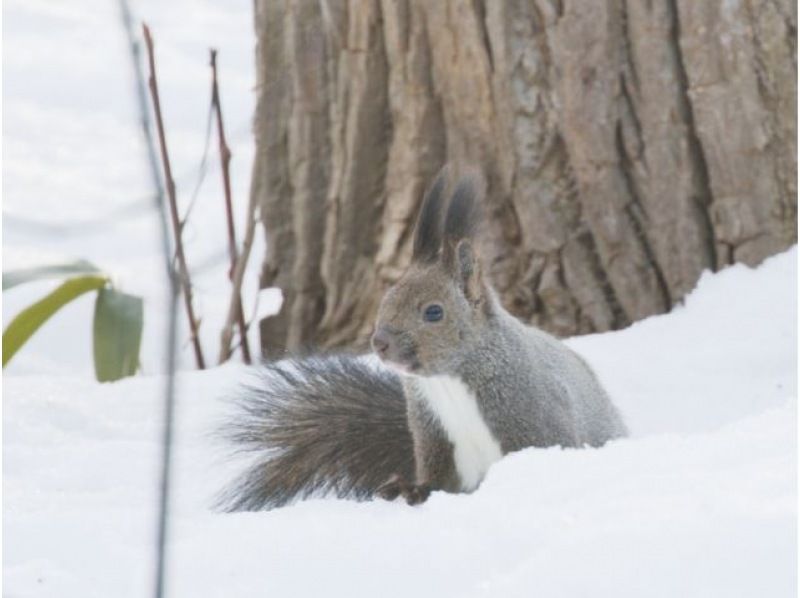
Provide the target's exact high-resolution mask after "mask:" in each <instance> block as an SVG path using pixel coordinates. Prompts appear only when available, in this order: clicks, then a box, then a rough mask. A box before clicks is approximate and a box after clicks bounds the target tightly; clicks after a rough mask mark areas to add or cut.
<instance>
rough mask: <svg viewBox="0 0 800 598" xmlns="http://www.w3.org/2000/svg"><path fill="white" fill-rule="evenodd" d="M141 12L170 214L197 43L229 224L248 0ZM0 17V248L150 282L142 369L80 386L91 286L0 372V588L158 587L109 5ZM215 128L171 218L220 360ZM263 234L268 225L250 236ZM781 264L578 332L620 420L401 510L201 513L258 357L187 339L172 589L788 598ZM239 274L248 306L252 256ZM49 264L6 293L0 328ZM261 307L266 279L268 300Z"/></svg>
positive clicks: (198, 128)
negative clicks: (164, 150)
mask: <svg viewBox="0 0 800 598" xmlns="http://www.w3.org/2000/svg"><path fill="white" fill-rule="evenodd" d="M132 4H133V9H134V11H135V12H136V14H137V16H139V17H143V18H145V19H146V20H147V21H148V22H149V24H150V26H151V29H152V31H153V34H154V36H155V39H156V50H157V53H158V68H159V80H160V84H161V92H162V102H163V106H164V111H165V118H166V121H167V133H168V143H169V146H170V151H171V154H172V160H173V170H174V172H175V173H176V179H177V184H178V192H179V202H180V204H181V206H182V208H183V209H185V207H186V205H187V204H188V201H189V198H190V196H191V193H192V191H193V190H194V188H195V185H196V182H197V167H198V164H199V162H200V157H201V155H202V151H203V141H204V135H205V127H206V116H207V112H206V110H207V106H208V103H207V102H208V83H209V82H208V76H209V73H208V67H207V60H208V57H207V49H208V46H212V45H213V46H216V47H217V48H218V49H219V51H220V54H219V68H220V79H221V85H222V87H221V93H222V103H223V108H224V110H225V116H226V124H227V130H228V137H229V143H230V145H231V146H232V150H233V156H234V157H233V161H232V182H233V188H234V203H235V211H236V214H237V215H238V217H239V222H237V225H238V230H239V232H240V236H241V232H242V230H243V222H242V221H241V219H242V215H243V213H244V208H245V205H246V201H247V194H248V187H249V171H250V164H251V161H252V157H253V140H252V135H251V133H250V119H251V114H252V110H253V106H254V93H253V88H254V85H255V77H254V67H253V57H254V48H253V46H254V40H253V34H252V2H251V0H235V1H230V2H225V3H220V2H213V1H212V0H171V1H170V2H160V1H158V0H141V1H138V2H132ZM3 17H4V18H5V23H4V27H3V34H4V50H5V52H4V58H3V83H4V90H3V100H4V103H5V104H4V112H3V127H4V131H3V133H4V134H3V157H4V161H3V175H4V180H3V268H4V269H9V268H12V267H18V266H23V265H30V264H32V263H39V262H42V261H50V260H56V259H59V260H60V259H65V258H85V259H88V260H90V261H92V262H94V263H96V264H97V265H99V266H100V267H102V268H104V269H106V270H108V271H109V272H111V273H112V275H113V276H114V278H115V280H116V281H117V283H118V284H119V285H120V287H121V288H122V289H123V290H125V291H128V292H132V293H136V294H139V295H141V296H143V297H144V298H145V319H146V321H145V330H144V338H143V348H142V355H143V362H144V375H141V376H137V377H135V378H132V379H128V380H125V381H122V382H119V383H114V384H105V385H101V384H98V383H96V382H94V381H93V380H92V366H91V358H90V357H91V335H90V331H91V327H90V318H91V312H92V300H91V297H89V296H87V297H84V298H83V299H81V300H80V301H78V302H76V303H75V304H74V305H70V306H68V307H67V308H65V309H64V310H63V311H62V312H60V313H59V314H58V315H56V316H55V317H54V318H53V319H52V320H51V321H50V322H48V323H47V324H46V325H45V326H44V327H43V328H42V329H41V330H40V331H38V332H37V334H36V335H35V336H34V338H33V339H32V340H31V342H30V344H29V345H27V346H26V347H24V348H23V349H22V350H21V351H20V352H19V354H18V355H16V356H15V358H14V360H13V361H12V362H11V363H10V365H9V367H7V368H6V369H5V370H4V377H3V391H4V392H3V399H2V405H3V411H4V417H3V468H4V474H3V475H4V478H3V481H4V484H3V489H4V495H5V496H4V498H5V500H4V501H3V516H4V529H3V540H4V548H5V551H4V553H3V565H4V568H5V571H4V595H8V596H14V597H40V596H58V597H59V598H62V597H66V598H69V597H73V596H74V597H81V598H84V597H92V596H98V597H108V596H115V597H116V596H119V597H126V596H143V595H148V594H149V593H150V592H151V591H152V582H153V568H152V562H153V549H154V545H155V529H156V515H155V505H156V490H157V475H158V456H159V440H160V433H161V428H160V421H161V419H160V418H161V392H162V387H163V384H164V380H163V378H162V377H160V376H159V375H158V372H159V368H160V363H161V344H162V331H163V326H164V317H163V305H164V303H163V301H164V283H163V276H162V274H161V256H160V254H159V245H158V239H157V237H156V235H155V231H156V230H157V229H156V221H155V218H154V215H153V213H152V211H151V210H150V209H149V208H148V207H147V205H148V204H147V202H148V201H149V200H148V196H149V194H150V193H151V189H150V188H149V184H148V181H149V178H148V175H147V170H146V168H145V165H146V163H145V160H144V153H143V146H142V141H141V135H140V132H139V130H138V124H137V118H138V114H137V108H136V104H135V102H134V95H133V92H132V87H131V86H132V79H131V72H130V66H129V60H130V58H129V56H128V54H127V48H126V46H125V38H124V35H123V33H122V30H121V27H120V21H119V15H118V12H117V5H116V3H115V2H108V1H102V0H83V1H82V2H80V3H58V2H51V1H49V0H6V1H5V2H4V3H3ZM211 143H212V146H211V153H210V162H209V171H208V174H207V176H206V180H205V182H204V184H203V186H202V188H201V191H200V194H199V196H198V201H197V205H196V208H195V211H194V215H193V217H192V219H191V221H190V224H189V225H188V228H187V231H186V232H187V252H188V255H189V262H190V265H191V267H192V269H193V272H194V281H195V298H196V304H197V308H198V312H199V313H200V314H201V315H202V317H203V326H202V329H201V335H202V340H203V343H204V346H205V347H206V351H207V353H208V356H209V357H211V358H213V356H214V355H215V354H216V343H217V337H218V333H219V327H220V325H221V322H222V318H223V315H224V313H225V310H226V307H227V298H228V283H227V280H226V270H227V264H226V258H225V246H226V245H225V243H226V241H225V236H224V230H223V224H222V222H223V221H222V214H223V212H222V210H223V207H222V203H221V198H222V195H221V181H220V177H219V169H218V167H217V165H216V155H215V145H214V144H215V140H214V139H213V138H212V141H211ZM112 219H113V220H114V222H113V224H109V222H110V220H112ZM263 243H264V240H263V238H262V237H261V236H260V234H259V237H258V238H257V246H256V247H255V248H254V255H255V256H261V255H263V251H264V245H263ZM796 263H797V249H796V248H794V249H792V250H790V251H789V252H787V253H785V254H782V255H780V256H777V257H775V258H772V259H769V260H767V261H766V262H765V263H764V264H763V265H762V266H761V267H759V268H758V269H756V270H751V269H749V268H746V267H744V266H734V267H731V268H728V269H726V270H724V271H722V272H719V273H716V274H713V275H712V274H707V275H705V276H704V277H703V279H702V280H701V281H700V283H699V286H698V289H697V290H696V292H694V293H692V294H691V295H690V296H689V297H688V299H687V300H686V302H685V305H683V306H680V307H677V308H676V309H675V310H674V311H673V312H672V313H671V314H669V315H665V316H659V317H654V318H650V319H647V320H645V321H643V322H639V323H637V324H635V325H633V326H631V327H630V328H628V329H626V330H623V331H620V332H615V333H608V334H601V335H594V336H588V337H582V338H575V339H571V340H570V341H569V343H570V345H571V346H572V347H574V348H575V349H576V350H577V351H578V352H580V353H581V354H582V355H584V356H585V357H586V359H587V360H588V361H589V362H590V363H591V364H592V365H593V366H594V367H595V368H596V370H597V373H598V375H599V376H600V378H601V380H602V381H603V383H604V384H605V385H606V386H607V388H608V390H609V391H610V393H611V395H612V396H613V397H614V399H615V401H616V402H617V404H618V405H619V406H620V408H621V410H622V412H623V414H624V416H625V418H626V420H627V422H628V424H629V426H630V428H631V431H632V436H631V437H630V438H628V439H624V440H620V441H616V442H614V443H611V444H610V445H608V446H606V447H604V448H602V449H597V450H594V449H592V450H561V449H557V448H553V449H549V450H527V451H523V452H520V453H518V454H514V455H510V456H508V457H506V458H504V459H502V460H501V461H500V462H498V463H496V464H494V465H493V466H492V467H491V468H490V470H489V472H488V475H487V477H486V480H485V482H484V483H483V484H482V486H481V487H480V488H479V489H478V490H477V491H476V492H474V493H473V494H470V495H447V494H442V493H434V494H433V495H432V496H431V498H430V500H429V501H428V502H427V503H425V504H423V505H421V506H418V507H413V508H412V507H408V506H406V505H404V504H401V503H399V502H397V503H385V502H369V503H354V502H348V501H340V500H333V499H316V500H313V501H307V502H304V503H300V504H297V505H294V506H291V507H287V508H284V509H280V510H276V511H272V512H265V513H240V514H219V513H216V512H214V511H213V510H212V509H211V508H210V505H211V504H212V502H213V498H214V496H215V494H216V492H217V491H218V490H219V489H220V488H222V487H223V485H224V484H225V482H226V481H228V480H230V479H231V478H232V477H233V476H234V475H235V474H236V473H237V472H238V470H239V467H240V466H241V463H240V462H238V461H237V460H236V459H233V458H231V457H230V456H229V454H228V450H227V449H228V447H226V446H224V445H223V444H221V443H220V441H219V440H218V438H217V437H216V436H215V435H214V430H215V429H216V427H217V426H218V425H219V423H220V422H221V421H222V420H223V418H224V417H225V416H226V414H227V413H228V412H227V407H226V403H225V401H224V398H225V397H226V396H229V395H230V393H231V392H233V391H234V389H235V387H236V385H237V384H239V383H240V382H241V381H243V380H244V379H246V378H247V376H248V370H247V369H246V368H245V367H243V366H242V365H240V364H235V363H234V364H230V365H227V366H225V367H221V368H215V369H212V370H208V371H205V372H192V371H189V370H190V369H191V367H192V361H191V348H190V347H189V346H188V345H184V346H183V347H182V367H183V368H184V371H182V373H181V374H180V376H179V391H180V395H179V401H178V405H177V417H178V429H177V431H176V455H175V469H174V472H175V479H174V491H175V493H174V496H173V502H172V511H171V513H172V518H171V528H170V538H171V543H170V547H169V555H170V569H169V579H168V582H169V583H168V590H169V595H170V596H237V597H238V596H264V595H267V596H311V595H314V596H317V595H324V596H327V597H331V598H334V597H337V596H347V597H348V598H352V597H353V596H361V595H376V596H389V597H391V596H407V595H409V594H410V595H414V596H531V595H536V596H559V597H563V596H567V597H569V596H605V595H614V596H621V597H625V596H637V597H638V596H643V595H646V596H665V597H667V596H669V597H672V596H689V597H691V596H697V597H701V596H702V597H706V596H734V597H735V596H793V595H794V594H795V592H796V589H797V577H796V567H795V563H796V559H797V546H796V540H797V537H796V517H797V516H796V513H797V511H796V498H797V487H796V480H797V461H796V450H797V448H796V447H797V436H796V416H797V413H796V411H797V311H796V310H797V292H796V289H797V266H796ZM251 266H252V268H251V269H250V270H249V271H248V276H247V278H246V284H245V294H244V299H245V311H246V312H247V313H250V312H251V311H252V310H253V309H255V296H256V287H257V276H258V268H259V264H258V260H257V259H256V260H254V261H253V262H252V264H251ZM55 284H57V283H55V282H53V281H50V282H42V283H37V284H33V285H23V286H20V287H16V288H14V289H12V290H11V291H9V292H6V293H4V294H3V300H4V301H3V319H4V321H5V322H6V323H7V322H8V319H9V317H10V316H12V315H13V314H15V313H16V312H18V311H19V310H20V309H21V308H22V307H24V306H25V305H27V304H28V303H29V302H30V301H32V300H34V299H36V298H38V297H40V296H41V295H42V294H43V293H44V292H46V290H47V289H48V288H52V287H53V286H54V285H55ZM279 301H280V298H279V293H277V292H276V291H274V290H273V291H271V293H270V294H269V295H268V296H266V297H264V298H262V300H261V303H260V306H261V308H263V309H266V310H274V309H276V308H277V305H278V304H279ZM253 332H255V331H253ZM183 336H184V338H185V328H184V331H183ZM252 343H253V344H255V343H256V338H255V335H254V337H253V339H252Z"/></svg>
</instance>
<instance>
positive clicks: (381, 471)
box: [218, 355, 414, 511]
mask: <svg viewBox="0 0 800 598" xmlns="http://www.w3.org/2000/svg"><path fill="white" fill-rule="evenodd" d="M258 375H259V380H258V383H257V384H249V385H247V386H245V387H244V388H243V389H242V393H241V395H240V396H239V397H237V398H235V399H234V402H235V405H236V409H237V412H236V413H235V414H234V416H233V417H232V418H231V419H230V421H229V423H228V424H226V425H225V426H224V428H223V434H224V435H225V436H226V437H227V438H228V439H229V440H230V441H232V442H233V444H234V446H235V448H236V449H237V450H239V451H244V452H248V453H252V454H253V462H252V463H251V465H250V466H249V468H248V469H247V470H246V471H245V472H244V473H243V474H242V475H241V476H240V477H239V478H238V479H237V480H235V481H234V482H233V484H232V485H231V486H229V487H228V488H227V489H226V490H225V491H224V492H223V493H222V494H221V495H220V497H219V502H218V505H219V507H221V508H222V509H225V510H228V511H256V510H261V509H271V508H275V507H279V506H282V505H285V504H288V503H290V502H293V501H295V500H298V499H303V498H308V497H310V496H318V495H326V494H327V495H335V496H338V497H340V498H352V499H357V500H364V499H368V498H370V497H372V496H373V495H374V494H375V492H376V490H377V489H378V487H379V486H381V485H382V484H384V483H385V482H386V481H387V480H388V479H389V478H390V477H392V476H393V475H396V474H399V475H401V476H403V478H404V479H413V471H414V453H413V446H412V440H411V433H410V432H409V429H408V421H407V417H406V402H405V398H404V395H403V389H402V384H401V382H400V379H399V377H398V376H397V375H395V374H394V373H393V372H391V371H388V370H386V369H384V368H381V367H379V366H376V365H373V364H371V363H368V362H367V361H366V360H364V359H363V358H358V357H354V356H344V355H341V356H328V357H308V358H302V359H296V360H294V359H290V360H283V361H279V362H273V363H267V364H264V365H263V366H261V367H260V368H259V373H258Z"/></svg>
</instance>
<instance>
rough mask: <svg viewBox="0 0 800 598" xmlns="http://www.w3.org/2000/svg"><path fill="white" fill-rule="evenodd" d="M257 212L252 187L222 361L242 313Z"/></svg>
mask: <svg viewBox="0 0 800 598" xmlns="http://www.w3.org/2000/svg"><path fill="white" fill-rule="evenodd" d="M255 168H256V169H257V168H258V164H256V166H255ZM257 212H258V193H256V192H255V191H253V190H252V189H251V191H250V203H249V205H248V206H247V222H246V224H245V232H244V242H243V243H242V252H241V254H240V255H239V257H238V259H237V260H236V267H235V268H234V269H233V277H232V279H231V283H232V284H233V290H232V292H231V301H230V304H229V305H228V316H227V318H226V320H225V326H223V328H222V334H221V343H220V354H219V362H220V363H223V362H225V361H227V360H228V359H229V358H230V356H231V352H232V349H231V341H232V340H233V325H234V323H235V322H237V321H238V317H239V315H240V314H241V302H242V280H244V272H245V270H246V269H247V260H248V259H250V250H251V249H252V248H253V240H254V238H255V233H256V218H257Z"/></svg>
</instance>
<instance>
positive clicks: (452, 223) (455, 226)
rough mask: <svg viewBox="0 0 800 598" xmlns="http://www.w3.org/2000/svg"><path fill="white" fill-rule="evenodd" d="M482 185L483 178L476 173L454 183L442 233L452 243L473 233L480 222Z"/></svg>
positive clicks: (471, 236)
mask: <svg viewBox="0 0 800 598" xmlns="http://www.w3.org/2000/svg"><path fill="white" fill-rule="evenodd" d="M483 187H484V184H483V179H482V178H481V177H480V175H479V174H477V173H471V174H470V175H468V176H465V177H464V178H462V179H461V180H460V181H459V182H458V185H456V189H455V191H454V192H453V197H452V199H450V205H449V206H448V208H447V216H446V217H445V221H444V235H445V237H446V238H447V240H448V241H450V242H451V243H452V244H453V245H455V244H456V243H458V241H460V240H461V239H471V238H473V236H474V235H475V232H476V230H477V229H478V223H479V222H480V196H481V195H482V194H483Z"/></svg>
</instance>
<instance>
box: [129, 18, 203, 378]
mask: <svg viewBox="0 0 800 598" xmlns="http://www.w3.org/2000/svg"><path fill="white" fill-rule="evenodd" d="M142 31H143V33H144V40H145V44H146V45H147V60H148V65H149V67H150V77H149V79H148V85H149V87H150V96H151V97H152V100H153V112H154V114H155V120H156V128H157V129H158V143H159V146H160V149H161V161H162V165H163V167H164V181H165V184H166V188H167V199H168V200H169V213H170V219H171V220H172V232H173V235H174V236H175V257H176V260H177V262H178V273H179V279H180V284H181V290H182V291H183V300H184V305H185V307H186V316H187V317H188V319H189V330H190V334H191V341H192V346H193V347H194V357H195V361H196V362H197V367H198V368H199V369H201V370H202V369H205V367H206V364H205V359H204V358H203V349H202V347H201V346H200V338H199V336H198V333H197V332H198V323H197V318H196V317H195V315H194V308H193V307H192V285H191V280H190V278H189V268H188V267H187V265H186V254H185V253H184V251H183V240H182V238H181V223H180V218H179V216H178V202H177V200H176V198H175V181H174V180H173V178H172V168H171V166H170V162H169V154H168V153H167V139H166V136H165V134H164V121H163V119H162V117H161V102H160V100H159V96H158V82H157V81H156V64H155V58H154V53H153V38H152V36H151V35H150V29H149V28H148V27H147V25H146V24H144V23H142Z"/></svg>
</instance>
